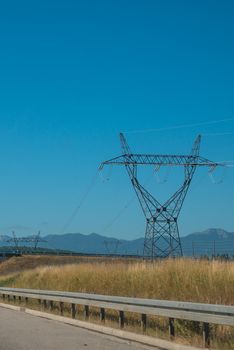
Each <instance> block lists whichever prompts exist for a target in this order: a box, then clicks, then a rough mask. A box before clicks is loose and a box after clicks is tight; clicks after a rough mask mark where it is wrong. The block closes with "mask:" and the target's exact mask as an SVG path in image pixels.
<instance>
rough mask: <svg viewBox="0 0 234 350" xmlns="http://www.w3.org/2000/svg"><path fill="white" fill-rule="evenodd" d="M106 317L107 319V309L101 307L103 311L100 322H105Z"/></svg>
mask: <svg viewBox="0 0 234 350" xmlns="http://www.w3.org/2000/svg"><path fill="white" fill-rule="evenodd" d="M105 317H106V313H105V309H104V307H101V309H100V321H102V322H105Z"/></svg>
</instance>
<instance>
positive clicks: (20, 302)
mask: <svg viewBox="0 0 234 350" xmlns="http://www.w3.org/2000/svg"><path fill="white" fill-rule="evenodd" d="M19 304H21V296H19Z"/></svg>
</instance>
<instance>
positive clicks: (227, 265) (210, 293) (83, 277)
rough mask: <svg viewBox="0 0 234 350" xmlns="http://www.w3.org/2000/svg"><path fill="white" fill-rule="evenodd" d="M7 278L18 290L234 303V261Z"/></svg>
mask: <svg viewBox="0 0 234 350" xmlns="http://www.w3.org/2000/svg"><path fill="white" fill-rule="evenodd" d="M8 277H9V276H7V275H6V276H5V277H2V278H1V284H2V285H3V284H4V280H6V281H8V282H7V284H8V285H10V286H12V287H22V288H35V289H37V288H38V289H53V290H63V291H77V292H88V293H98V294H109V295H121V296H131V297H142V298H155V299H167V300H181V301H193V302H205V303H216V304H227V305H230V304H234V263H233V262H220V261H205V260H193V259H169V260H163V261H157V262H155V263H154V264H150V263H147V262H132V263H130V264H129V263H124V262H122V261H121V262H118V261H108V260H107V261H106V262H100V263H98V262H97V261H94V262H92V263H90V262H89V263H83V262H80V263H78V264H77V263H73V264H66V265H59V266H55V265H52V266H41V267H38V268H34V269H30V270H25V271H22V272H20V271H18V272H17V274H16V275H14V277H12V278H10V279H9V278H8Z"/></svg>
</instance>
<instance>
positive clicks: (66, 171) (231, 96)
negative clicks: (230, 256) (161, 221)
mask: <svg viewBox="0 0 234 350" xmlns="http://www.w3.org/2000/svg"><path fill="white" fill-rule="evenodd" d="M233 18H234V2H233V1H231V0H230V1H221V0H220V1H185V0H184V1H157V0H151V1H148V0H144V1H143V0H141V1H138V0H134V1H126V0H125V1H122V0H116V1H113V0H112V1H110V0H108V1H103V0H100V1H91V0H85V1H79V0H77V1H71V0H66V1H60V0H56V1H51V0H46V1H44V0H40V1H24V0H22V1H20V2H19V1H7V2H4V3H2V5H1V11H0V30H1V36H0V47H1V50H0V99H1V100H0V101H1V102H0V122H1V123H0V126H1V127H0V159H1V162H0V164H1V165H0V169H1V171H0V173H1V182H0V194H1V201H0V233H1V234H5V233H10V232H11V230H12V229H15V230H16V233H17V234H30V233H34V232H35V230H39V229H40V230H41V231H42V234H47V233H61V232H63V228H64V225H65V224H66V223H67V222H68V224H66V229H65V231H67V232H81V233H85V234H88V233H90V232H98V233H103V234H106V235H110V236H117V237H121V238H135V237H140V236H142V235H143V234H144V225H145V223H144V219H143V215H142V213H141V211H140V208H139V205H138V203H137V201H136V200H133V201H132V202H131V204H130V205H129V206H128V207H127V208H126V210H124V211H123V213H122V215H120V217H119V219H118V220H116V222H114V224H113V225H110V226H109V227H108V224H109V223H111V222H112V220H113V219H114V218H115V216H116V215H117V214H118V212H119V211H121V209H122V208H123V207H124V206H125V205H126V203H127V202H128V201H129V200H130V199H131V198H132V197H134V193H133V190H132V188H131V186H130V183H129V180H128V178H127V176H126V173H125V170H124V169H123V168H121V169H120V168H115V169H113V170H112V175H111V179H110V181H108V182H104V183H103V182H102V181H101V180H100V179H97V181H96V184H95V186H94V187H93V189H92V191H91V192H90V194H89V196H88V197H87V198H86V201H85V202H84V204H83V206H82V207H81V208H80V210H79V212H78V215H77V216H76V217H75V218H73V220H70V219H69V218H70V216H71V214H72V212H73V211H74V208H75V207H76V206H77V205H78V203H79V201H80V198H81V197H82V196H83V194H84V193H85V191H86V188H87V186H89V183H90V181H91V179H92V178H93V176H94V174H95V172H96V169H97V167H98V165H99V163H100V162H101V161H102V160H105V159H108V158H111V157H112V156H114V155H118V154H119V153H120V147H119V140H118V133H119V131H132V130H143V129H155V128H156V129H157V128H164V127H165V128H167V127H171V126H174V125H181V124H187V123H200V122H208V121H212V120H218V119H224V118H231V117H234V64H233V62H234V24H233ZM223 132H234V121H229V122H225V123H220V124H211V125H207V126H201V127H193V128H182V129H177V130H166V131H155V132H151V133H129V134H126V135H127V137H128V140H129V143H130V144H131V146H132V148H133V150H136V151H139V152H151V153H167V152H172V153H177V152H178V153H181V152H182V153H187V152H189V151H190V147H191V146H192V142H193V139H194V137H195V136H196V134H198V133H203V134H209V133H223ZM201 153H202V155H204V156H205V157H208V158H211V159H213V160H226V159H227V160H233V159H234V135H226V136H225V135H216V136H214V135H213V136H212V135H210V136H208V135H207V136H204V138H203V143H202V151H201ZM148 174H149V176H148ZM148 174H145V175H142V176H145V178H144V179H143V182H144V181H146V180H147V178H148V177H150V176H151V175H152V174H153V171H152V169H151V174H150V172H148ZM162 175H167V174H165V173H163V171H162ZM221 175H222V174H219V173H217V177H218V178H219V176H221ZM162 178H164V177H163V176H162ZM145 179H146V180H145ZM177 180H178V176H177V174H174V173H173V171H172V172H171V173H170V174H169V176H168V181H167V183H165V184H158V183H157V179H156V177H155V176H154V177H152V178H151V179H150V188H151V189H152V190H154V194H155V196H159V198H165V199H166V198H167V195H169V193H172V192H173V190H174V189H176V187H177V185H178V183H177ZM147 181H148V180H147ZM233 208H234V168H233V169H231V168H230V169H229V170H228V171H227V173H225V177H224V183H222V184H219V185H213V184H212V183H211V181H210V179H209V177H208V176H207V174H206V173H205V172H204V171H202V170H201V171H200V172H199V173H197V175H196V177H195V179H194V184H193V186H192V187H191V191H190V192H189V195H188V197H187V199H186V202H185V206H184V209H183V211H182V213H181V217H180V227H181V234H182V235H185V234H187V233H191V232H193V231H198V230H202V229H206V228H208V227H222V228H224V229H227V230H230V231H234V222H233ZM67 220H68V221H67Z"/></svg>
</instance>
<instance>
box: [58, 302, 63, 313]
mask: <svg viewBox="0 0 234 350" xmlns="http://www.w3.org/2000/svg"><path fill="white" fill-rule="evenodd" d="M59 306H60V315H61V316H63V310H64V303H63V302H62V301H60V303H59Z"/></svg>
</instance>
